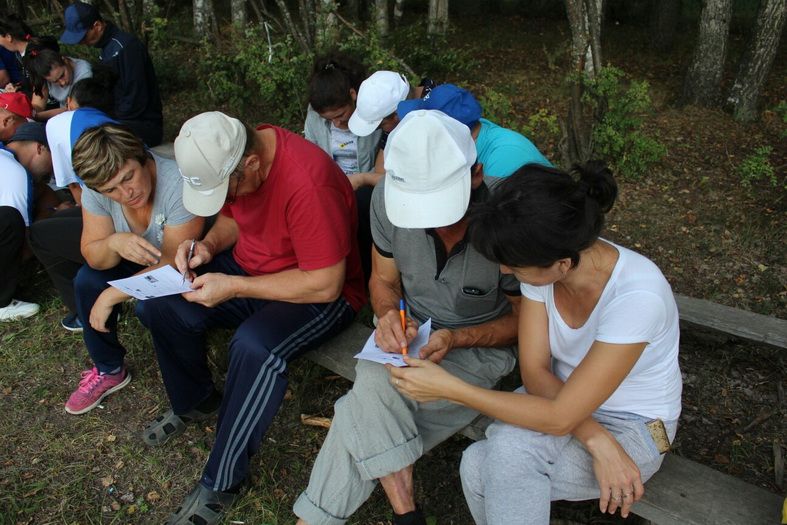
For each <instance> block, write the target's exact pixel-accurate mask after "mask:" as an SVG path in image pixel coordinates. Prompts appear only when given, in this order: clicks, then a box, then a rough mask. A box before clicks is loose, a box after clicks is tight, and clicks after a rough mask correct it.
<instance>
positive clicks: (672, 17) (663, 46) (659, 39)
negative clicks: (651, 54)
mask: <svg viewBox="0 0 787 525" xmlns="http://www.w3.org/2000/svg"><path fill="white" fill-rule="evenodd" d="M679 22H680V0H651V3H650V43H651V45H652V46H653V48H654V49H655V50H656V51H659V52H661V53H666V52H668V51H670V50H671V49H672V44H673V43H674V42H675V34H676V33H677V29H678V23H679Z"/></svg>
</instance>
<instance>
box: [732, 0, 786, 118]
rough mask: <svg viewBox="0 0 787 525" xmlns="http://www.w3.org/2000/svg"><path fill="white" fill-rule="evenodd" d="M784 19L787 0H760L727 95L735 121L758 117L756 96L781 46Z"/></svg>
mask: <svg viewBox="0 0 787 525" xmlns="http://www.w3.org/2000/svg"><path fill="white" fill-rule="evenodd" d="M785 19H787V0H761V1H760V9H759V11H758V13H757V21H756V22H755V24H754V30H753V31H752V35H751V38H750V39H749V43H748V45H747V46H746V50H745V51H744V53H743V56H742V57H741V61H740V65H739V66H738V74H737V75H736V76H735V82H734V83H733V85H732V88H731V89H730V94H729V96H728V97H727V103H728V104H730V105H732V111H733V115H734V116H735V120H742V121H752V120H755V119H756V118H757V98H758V97H759V95H760V89H761V88H762V85H763V84H764V83H765V79H766V78H768V73H769V72H770V70H771V66H772V65H773V58H774V57H775V56H776V51H778V49H779V40H780V39H781V35H782V30H783V29H784V21H785Z"/></svg>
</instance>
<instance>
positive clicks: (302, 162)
mask: <svg viewBox="0 0 787 525" xmlns="http://www.w3.org/2000/svg"><path fill="white" fill-rule="evenodd" d="M257 129H258V130H260V129H272V130H274V131H275V132H276V153H275V156H274V159H273V164H272V165H271V169H270V172H269V173H268V178H267V179H265V181H264V182H263V183H262V185H261V186H260V187H259V189H257V191H255V192H254V193H250V194H248V195H242V196H240V197H238V198H237V199H236V200H235V202H234V203H232V204H225V205H224V207H223V208H222V210H221V213H222V214H224V215H226V216H228V217H231V218H233V219H234V220H235V222H236V223H237V224H238V231H239V235H238V242H237V243H236V244H235V247H234V249H233V256H234V257H235V260H236V261H237V262H238V264H239V265H240V267H241V268H243V270H244V271H246V273H248V274H249V275H263V274H270V273H278V272H282V271H284V270H291V269H294V268H298V269H300V270H304V271H309V270H319V269H321V268H327V267H329V266H333V265H334V264H337V263H338V262H340V261H341V260H342V259H346V270H345V277H344V288H343V289H342V296H343V297H344V298H345V299H346V300H347V302H349V303H350V305H351V306H352V307H353V308H354V309H355V310H356V311H358V310H359V309H360V308H361V306H363V304H364V303H365V302H366V289H365V286H364V282H363V270H362V269H361V260H360V257H359V255H358V243H357V241H356V231H357V229H358V213H357V211H356V204H355V194H354V193H353V190H352V186H351V185H350V182H349V181H348V180H347V176H346V175H345V174H344V173H343V172H342V170H341V169H340V168H339V166H338V165H337V164H336V163H335V162H334V161H333V159H331V158H330V157H329V156H328V155H327V154H326V153H325V152H323V151H322V150H321V149H320V148H318V147H317V146H315V145H314V144H312V143H311V142H308V141H307V140H305V139H304V138H302V137H300V136H299V135H296V134H294V133H291V132H289V131H287V130H285V129H282V128H279V127H276V126H269V125H267V124H263V125H260V126H259V127H258V128H257Z"/></svg>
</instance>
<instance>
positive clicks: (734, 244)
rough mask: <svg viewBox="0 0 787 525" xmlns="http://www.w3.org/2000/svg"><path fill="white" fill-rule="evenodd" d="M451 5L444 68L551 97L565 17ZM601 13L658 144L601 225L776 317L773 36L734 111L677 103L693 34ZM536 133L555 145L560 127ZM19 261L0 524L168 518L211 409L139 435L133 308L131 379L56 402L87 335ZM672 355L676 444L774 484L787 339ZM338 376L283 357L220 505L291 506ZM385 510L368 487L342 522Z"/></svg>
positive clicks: (779, 69) (147, 385) (779, 73)
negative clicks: (766, 157) (449, 48)
mask: <svg viewBox="0 0 787 525" xmlns="http://www.w3.org/2000/svg"><path fill="white" fill-rule="evenodd" d="M457 22H458V25H459V31H457V34H456V35H455V36H454V37H452V38H454V40H452V45H455V46H456V47H457V48H461V49H467V50H469V51H470V52H471V53H472V56H473V57H474V58H475V59H476V60H477V62H478V66H477V67H476V68H474V69H473V70H472V71H471V72H470V73H469V74H468V75H467V78H446V79H444V80H449V81H454V82H456V83H458V84H461V85H466V86H469V87H470V88H471V89H473V90H474V91H476V92H479V93H482V92H483V91H484V89H486V88H491V89H494V90H496V91H498V92H501V93H504V94H505V95H506V96H507V97H509V98H510V100H511V102H512V105H513V108H514V113H515V119H516V120H517V122H512V123H507V122H500V123H501V124H510V125H513V124H522V123H523V122H525V121H526V120H527V117H528V116H529V115H532V114H534V113H535V112H537V111H538V110H539V109H542V108H544V109H547V110H549V111H550V112H552V113H555V114H558V115H560V114H562V113H563V111H564V108H565V106H564V100H563V99H562V96H561V95H560V93H561V89H560V85H561V81H562V77H563V71H564V65H565V64H564V62H563V59H562V58H560V57H559V56H558V57H557V58H555V57H553V56H551V55H550V53H552V52H554V50H556V49H558V48H559V46H562V45H563V42H564V41H565V39H566V38H567V36H568V31H567V28H566V27H565V26H564V25H561V24H558V23H556V22H555V21H553V20H526V19H522V18H519V17H505V18H503V17H494V18H490V17H486V18H476V19H473V20H458V21H457ZM605 31H606V33H605V35H604V41H603V46H604V56H605V61H608V62H610V63H612V64H614V65H616V66H618V67H620V68H622V69H624V70H625V71H627V72H629V73H631V74H632V75H633V76H634V77H635V78H640V79H641V78H644V79H647V80H649V82H650V84H651V87H652V97H653V100H654V105H655V111H654V113H653V114H652V115H651V116H650V117H649V118H648V121H647V129H648V131H650V132H652V133H654V134H656V135H657V136H658V138H659V140H660V141H662V142H663V143H664V144H665V145H666V146H667V150H668V153H667V156H666V157H665V159H664V160H663V161H662V162H661V163H660V164H659V165H658V166H656V167H655V168H654V169H653V170H651V172H650V173H648V174H647V175H646V176H645V177H643V178H641V179H639V180H620V181H619V183H620V190H621V192H620V198H619V201H618V203H617V205H616V207H615V209H614V210H613V212H612V213H611V215H610V216H609V218H608V229H607V232H606V234H605V235H606V236H607V237H608V238H610V239H612V240H614V241H616V242H619V243H621V244H623V245H625V246H628V247H630V248H633V249H635V250H638V251H640V252H642V253H644V254H645V255H647V256H648V257H650V258H652V259H653V260H654V261H655V262H656V263H657V264H658V265H659V266H660V268H661V269H662V271H663V272H664V274H665V275H666V276H667V278H668V280H669V281H670V283H671V284H672V286H673V289H674V291H675V292H676V293H680V294H684V295H688V296H692V297H698V298H703V299H708V300H712V301H716V302H719V303H722V304H726V305H729V306H734V307H737V308H742V309H746V310H752V311H755V312H759V313H763V314H766V315H772V316H776V317H780V318H786V317H787V288H786V286H785V285H787V264H785V249H784V239H785V230H786V229H787V226H786V225H787V221H785V215H786V214H787V207H786V206H785V198H784V196H785V191H784V187H783V184H784V183H783V182H782V186H780V187H776V188H774V187H771V186H769V185H767V184H765V183H759V184H756V185H755V186H754V187H753V188H751V189H746V188H744V187H743V186H742V185H741V183H740V176H739V174H738V172H737V166H738V165H739V164H740V162H741V161H742V160H743V158H745V157H746V156H747V155H749V154H751V153H752V152H753V150H754V148H756V147H758V146H763V145H770V146H772V147H773V153H772V154H771V157H770V161H771V163H772V164H773V165H774V166H776V167H778V170H779V176H780V177H781V179H780V180H782V181H783V180H784V176H785V170H784V167H785V165H786V164H787V144H785V140H784V139H783V138H782V134H783V133H784V132H785V131H784V130H785V125H784V123H783V122H781V120H780V117H779V116H778V115H777V114H776V113H775V111H774V109H773V108H775V106H776V105H777V104H778V102H779V101H781V100H785V99H787V93H786V92H785V84H784V79H785V78H786V77H787V76H786V75H785V74H786V73H787V60H784V57H785V53H784V47H785V44H784V43H783V44H782V50H781V52H780V55H779V56H778V57H777V59H776V61H775V62H774V71H773V72H772V73H771V75H770V77H769V81H768V83H767V85H766V86H765V88H764V90H763V100H762V106H763V108H765V113H764V115H763V119H762V120H761V121H760V122H757V123H754V124H739V123H735V122H734V121H733V120H732V119H731V117H730V116H729V115H728V114H726V113H724V112H721V111H718V110H705V109H698V108H681V107H678V106H677V105H676V102H677V98H678V94H679V91H680V86H681V82H682V74H683V72H684V70H685V67H686V64H687V57H688V55H689V53H690V51H691V47H690V42H680V43H679V44H678V47H677V50H676V51H675V52H674V53H673V54H671V55H665V56H660V55H653V54H652V53H651V51H650V50H649V48H648V43H647V41H646V39H645V37H644V36H643V35H644V32H643V31H642V28H636V27H628V26H625V25H620V26H618V25H615V24H610V26H609V27H608V28H607V29H605ZM490 35H491V36H490ZM741 44H742V39H741V38H740V37H739V36H737V35H735V36H734V38H733V40H732V42H731V45H730V53H731V55H735V54H736V53H740V50H741ZM547 50H549V52H547ZM184 67H186V65H184ZM732 73H733V71H730V72H728V76H727V78H726V80H725V81H726V82H729V80H730V79H729V75H731V74H732ZM439 80H443V79H439ZM168 97H169V98H167V99H165V108H166V109H165V112H166V115H165V117H166V119H167V120H168V122H169V124H168V129H169V130H170V132H173V131H172V130H176V129H177V127H178V125H177V124H175V123H179V122H182V121H183V119H184V118H185V117H187V116H188V114H189V112H191V111H192V110H193V109H194V103H193V102H192V103H189V104H181V103H179V101H180V100H183V98H184V94H183V93H180V94H171V95H168ZM201 109H207V108H201ZM257 117H260V116H259V115H256V114H251V115H249V117H248V120H254V119H255V118H257ZM537 145H538V146H539V147H540V148H541V149H542V150H543V151H544V152H545V153H546V154H547V156H550V157H551V158H553V159H557V158H558V157H557V143H556V142H555V141H547V142H545V143H538V144H537ZM25 271H26V275H27V280H26V281H25V283H24V285H23V288H22V290H21V295H22V296H23V297H25V298H28V299H34V300H37V301H39V302H41V303H42V306H43V312H42V315H40V316H39V317H38V318H36V319H35V321H33V322H30V323H10V324H2V325H0V400H2V401H0V402H1V403H2V407H3V417H2V418H0V435H2V436H3V439H2V440H1V441H0V524H2V525H5V524H48V523H53V524H54V523H68V524H71V523H74V524H82V523H107V524H108V523H112V524H120V523H161V522H163V520H164V519H165V517H166V516H167V514H168V512H170V511H171V510H172V509H174V508H175V507H176V506H177V504H178V503H179V502H180V500H181V499H182V498H183V496H184V495H185V494H186V493H187V492H188V491H189V490H190V489H191V487H192V485H193V483H194V481H195V480H196V479H197V477H198V474H199V471H200V468H201V465H202V464H203V462H204V461H205V459H206V458H207V454H208V451H209V450H210V445H211V443H212V439H213V437H212V436H213V427H212V425H213V424H215V423H213V422H208V424H206V425H204V426H201V427H199V428H192V429H190V430H189V431H188V432H187V433H186V434H185V435H184V436H181V437H180V438H178V439H176V440H175V441H174V442H173V443H172V444H171V446H169V447H165V448H164V449H148V448H146V447H145V446H144V445H142V444H141V442H140V439H139V431H140V430H141V428H142V427H143V426H144V424H145V423H146V422H147V421H149V420H150V419H152V418H153V417H155V415H156V414H157V413H158V412H160V411H161V410H163V409H164V408H165V407H166V403H167V401H166V396H165V394H164V391H163V388H162V386H161V381H160V377H159V374H158V371H157V367H156V363H155V358H154V357H153V355H152V351H151V345H150V341H149V338H148V336H147V334H145V333H144V330H143V329H142V328H141V326H140V325H139V323H138V322H137V321H136V320H134V319H131V318H128V317H127V318H126V320H125V321H124V323H123V324H122V332H121V336H122V338H123V340H124V341H127V342H128V348H129V356H128V362H129V366H130V368H131V370H132V373H133V374H134V381H132V383H131V385H130V386H129V387H128V388H127V389H126V390H124V391H123V393H119V394H118V395H115V396H112V397H111V398H109V399H107V401H106V403H104V405H103V408H102V409H98V410H94V411H93V412H91V413H90V414H88V415H85V416H80V417H73V416H69V415H67V414H65V413H64V412H63V410H62V405H63V402H64V401H65V399H66V398H67V397H68V394H69V393H70V391H71V390H72V389H73V387H74V385H75V384H76V382H77V380H78V378H79V372H80V371H81V370H83V369H84V367H85V366H86V365H87V356H86V352H85V351H84V347H83V345H82V342H81V339H80V338H79V337H77V336H73V335H71V334H67V333H65V332H64V331H62V330H61V329H60V328H59V327H58V326H57V322H58V320H59V319H60V317H62V315H63V313H64V311H63V308H62V305H61V304H60V302H59V300H57V299H55V298H54V297H53V296H52V293H51V292H50V291H49V290H48V285H47V283H46V276H45V274H44V273H43V272H42V271H41V269H40V268H39V267H37V266H36V265H34V264H31V265H28V267H26V269H25ZM219 346H220V345H219ZM680 359H681V368H682V371H683V374H684V397H683V399H684V410H683V415H682V417H681V427H680V430H679V432H678V436H677V439H676V443H675V447H674V448H675V450H674V453H676V454H680V455H682V456H685V457H688V458H691V459H693V460H696V461H699V462H701V463H703V464H705V465H708V466H710V467H712V468H715V469H717V470H720V471H723V472H727V473H729V474H732V475H735V476H738V477H740V478H742V479H744V480H746V481H748V482H750V483H754V484H756V485H759V486H761V487H763V488H765V489H767V490H770V491H773V492H778V493H782V494H783V493H784V487H783V485H782V486H781V487H780V486H779V480H778V479H777V476H776V473H775V471H774V462H775V460H774V457H775V454H782V455H784V454H785V452H787V450H785V446H786V445H787V442H785V438H784V436H787V424H786V423H785V414H787V402H786V401H785V398H784V390H785V387H787V384H786V383H787V374H785V371H787V363H786V361H787V354H786V353H785V352H784V351H783V350H776V349H772V348H766V347H760V346H757V345H751V344H745V343H742V342H737V341H727V340H724V339H717V338H708V337H706V336H704V335H702V336H700V335H697V334H694V333H691V332H684V333H683V337H682V342H681V357H680ZM214 360H215V362H216V365H217V369H219V370H221V369H222V368H223V367H224V366H225V365H224V364H223V357H222V354H221V352H218V354H217V355H216V356H215V358H214ZM348 387H349V383H347V382H346V381H344V380H341V379H337V378H335V377H332V376H331V374H330V373H328V372H326V371H325V370H323V369H321V368H319V367H317V366H315V365H311V364H309V363H305V362H304V363H300V364H297V365H296V366H294V367H293V369H292V371H291V383H290V391H291V393H290V396H289V397H288V399H287V401H285V403H284V406H283V408H282V411H281V412H280V414H279V416H278V417H277V418H276V420H275V422H274V425H273V428H272V429H271V430H270V432H269V433H268V435H267V436H266V438H265V440H264V442H263V446H262V450H261V452H260V453H259V454H258V455H257V457H256V459H255V463H254V466H253V469H252V470H253V474H252V478H251V480H250V485H249V489H248V491H247V492H246V493H245V495H244V497H243V498H242V499H241V501H240V502H239V504H238V505H237V506H236V507H235V508H234V509H233V512H232V513H231V515H230V516H229V518H228V520H234V521H232V522H235V521H238V522H245V523H249V524H251V523H255V524H259V523H264V524H274V523H292V522H293V521H294V520H293V517H292V515H291V513H290V509H291V506H292V503H293V502H294V499H295V498H296V497H297V495H298V494H299V492H300V491H301V490H302V489H303V487H305V484H306V481H307V479H308V474H309V469H310V467H311V463H312V461H313V458H314V455H315V454H316V452H317V451H318V450H319V447H320V444H321V442H322V439H323V437H324V432H325V431H324V430H322V429H318V428H313V427H305V426H303V425H302V424H301V422H300V414H303V413H305V414H312V415H321V416H325V417H330V416H331V415H332V404H333V402H334V401H335V399H337V398H338V397H339V396H340V395H341V394H342V393H343V392H345V391H346V389H347V388H348ZM468 444H469V442H468V441H467V440H466V439H465V438H462V437H455V438H453V439H451V440H449V441H448V442H447V443H446V444H444V445H442V446H440V447H438V448H437V449H436V450H435V451H433V452H432V453H430V454H428V455H427V457H426V458H425V460H424V461H421V462H419V463H418V466H417V469H416V476H417V479H418V482H417V493H418V499H419V501H421V502H422V504H423V505H424V508H425V509H426V511H427V514H428V515H429V516H430V517H431V518H432V519H431V521H432V523H440V524H452V523H453V524H467V523H470V522H471V520H470V517H469V515H468V513H467V510H466V507H465V504H464V500H463V498H462V496H461V488H460V486H459V480H458V474H457V467H458V461H459V457H460V455H461V451H462V450H463V449H464V448H465V447H466V446H467V445H468ZM593 508H594V504H593V503H590V504H560V505H559V506H558V508H556V512H555V514H556V515H558V516H562V517H564V518H567V519H571V520H574V521H576V522H579V523H597V524H598V523H620V522H621V520H619V519H617V518H610V517H607V516H601V515H599V514H598V513H597V512H594V511H593ZM389 519H390V511H389V508H388V507H387V505H386V503H385V501H384V498H383V497H382V495H381V493H380V491H379V490H378V491H375V493H374V495H373V496H372V498H371V499H370V501H369V502H367V504H365V505H364V506H363V507H362V508H361V510H360V511H359V513H358V514H357V515H356V516H355V517H354V518H353V520H352V523H358V524H361V523H362V524H378V523H379V524H385V523H388V520H389ZM629 521H630V522H636V521H637V520H636V518H632V519H631V520H629ZM228 522H230V521H228Z"/></svg>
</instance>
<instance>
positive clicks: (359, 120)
mask: <svg viewBox="0 0 787 525" xmlns="http://www.w3.org/2000/svg"><path fill="white" fill-rule="evenodd" d="M409 93H410V83H409V82H407V79H406V78H404V76H403V75H402V74H400V73H396V72H394V71H377V72H376V73H373V74H372V76H370V77H369V78H367V79H366V80H364V81H363V82H361V87H359V88H358V97H357V98H356V100H355V111H354V112H353V114H352V116H351V117H350V121H349V122H348V125H349V127H350V131H352V132H353V134H355V135H358V136H359V137H365V136H367V135H371V134H372V133H374V130H376V129H377V126H379V125H380V122H382V121H383V119H384V118H385V117H387V116H388V115H390V114H391V113H394V112H395V111H396V106H398V105H399V102H401V101H402V100H404V99H406V98H407V95H408V94H409Z"/></svg>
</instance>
